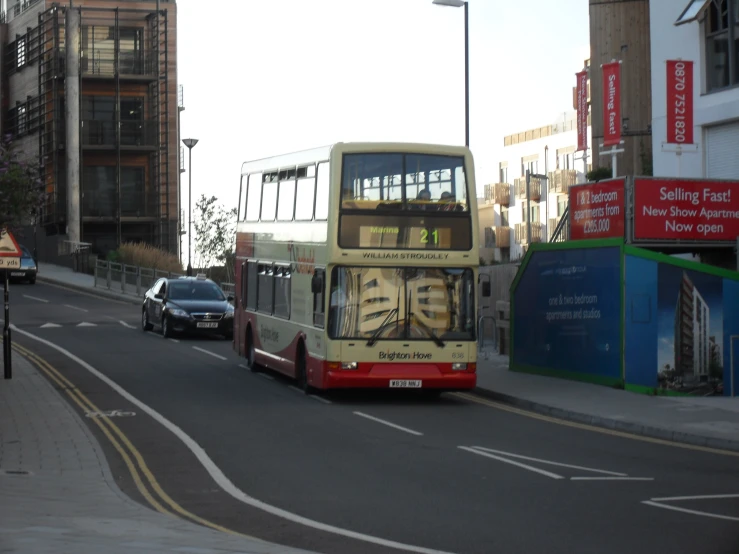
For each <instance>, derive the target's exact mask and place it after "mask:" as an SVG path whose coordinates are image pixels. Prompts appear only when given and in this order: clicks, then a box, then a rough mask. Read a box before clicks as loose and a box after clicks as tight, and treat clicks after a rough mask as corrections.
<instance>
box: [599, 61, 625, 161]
mask: <svg viewBox="0 0 739 554" xmlns="http://www.w3.org/2000/svg"><path fill="white" fill-rule="evenodd" d="M601 68H602V69H603V146H613V145H614V144H618V143H620V142H621V62H611V63H604V64H603V65H602V66H601Z"/></svg>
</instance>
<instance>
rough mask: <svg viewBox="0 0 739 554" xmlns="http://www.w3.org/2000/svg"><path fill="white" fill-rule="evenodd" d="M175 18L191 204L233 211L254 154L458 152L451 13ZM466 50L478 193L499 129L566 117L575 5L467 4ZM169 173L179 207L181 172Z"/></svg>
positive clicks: (458, 80)
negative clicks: (331, 148) (209, 198)
mask: <svg viewBox="0 0 739 554" xmlns="http://www.w3.org/2000/svg"><path fill="white" fill-rule="evenodd" d="M177 10H178V18H177V28H178V37H177V38H178V80H179V83H180V84H182V85H183V87H184V105H185V108H186V109H185V111H183V112H182V115H181V137H182V138H187V137H194V138H197V139H199V143H198V144H197V146H195V148H194V149H193V151H192V187H193V191H192V193H193V205H194V203H195V199H197V198H198V197H199V196H200V194H201V193H204V194H208V195H210V194H213V195H215V196H217V197H218V198H219V200H220V201H221V203H222V204H224V205H225V206H226V207H232V206H235V205H236V202H237V196H238V190H239V176H240V169H241V164H242V163H243V162H244V161H248V160H252V159H257V158H261V157H264V156H271V155H279V154H284V153H288V152H292V151H295V150H301V149H304V148H312V147H316V146H323V145H326V144H330V143H333V142H340V141H341V142H348V141H355V140H370V141H384V140H388V141H401V142H410V141H414V142H432V143H443V144H464V9H463V8H452V7H444V6H437V5H433V4H432V3H431V0H222V1H221V2H217V3H211V2H195V1H193V0H179V1H178V3H177ZM469 42H470V45H469V52H470V148H471V150H472V153H473V155H474V157H475V163H476V179H477V184H478V188H481V187H482V185H484V184H485V183H489V182H494V181H495V180H496V179H497V163H498V162H499V161H500V159H501V158H502V150H503V146H502V145H503V137H504V136H505V135H507V134H511V133H514V132H517V131H523V130H526V129H529V128H534V127H538V126H541V125H547V124H549V123H550V122H553V121H554V120H555V119H556V118H557V117H558V116H561V114H562V112H564V111H567V110H571V109H572V87H573V86H574V85H575V73H576V72H577V71H579V70H580V69H581V68H582V62H583V60H584V59H586V58H587V57H589V54H588V53H589V50H590V49H589V22H588V1H587V0H528V1H526V2H520V1H510V2H505V1H502V0H469ZM184 163H185V169H187V150H186V149H185V161H184ZM181 179H182V185H183V192H184V194H183V200H184V201H185V202H186V198H187V183H188V181H187V179H188V174H187V172H185V173H183V174H182V177H181ZM186 207H187V206H186V204H183V208H185V209H186ZM185 241H186V239H185ZM183 245H186V242H183Z"/></svg>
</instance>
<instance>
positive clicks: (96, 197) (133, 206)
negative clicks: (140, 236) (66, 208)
mask: <svg viewBox="0 0 739 554" xmlns="http://www.w3.org/2000/svg"><path fill="white" fill-rule="evenodd" d="M115 196H116V194H115V190H114V189H112V190H90V191H84V194H83V196H82V217H83V218H86V219H95V220H101V219H102V220H106V219H115V218H116V215H117V213H116V211H117V210H116V208H117V203H116V199H115ZM156 216H157V197H156V194H155V193H153V192H150V193H146V192H144V191H137V190H121V218H128V219H130V218H152V217H156Z"/></svg>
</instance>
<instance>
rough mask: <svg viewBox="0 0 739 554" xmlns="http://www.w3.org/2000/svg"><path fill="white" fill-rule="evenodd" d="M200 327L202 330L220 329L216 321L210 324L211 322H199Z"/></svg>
mask: <svg viewBox="0 0 739 554" xmlns="http://www.w3.org/2000/svg"><path fill="white" fill-rule="evenodd" d="M198 327H199V328H201V329H202V328H205V329H215V328H217V327H218V323H216V322H215V321H213V322H210V321H209V322H200V321H199V322H198Z"/></svg>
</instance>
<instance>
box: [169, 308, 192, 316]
mask: <svg viewBox="0 0 739 554" xmlns="http://www.w3.org/2000/svg"><path fill="white" fill-rule="evenodd" d="M168 311H169V313H170V314H171V315H173V316H175V317H190V314H188V313H187V312H186V311H185V310H180V309H179V308H170V309H169V310H168Z"/></svg>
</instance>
